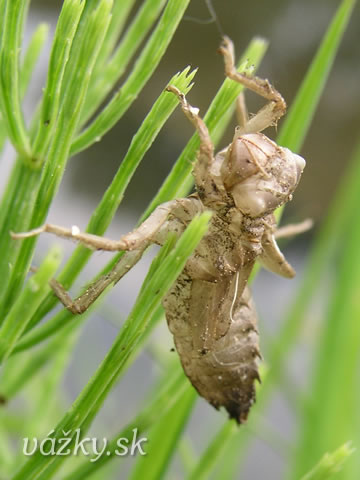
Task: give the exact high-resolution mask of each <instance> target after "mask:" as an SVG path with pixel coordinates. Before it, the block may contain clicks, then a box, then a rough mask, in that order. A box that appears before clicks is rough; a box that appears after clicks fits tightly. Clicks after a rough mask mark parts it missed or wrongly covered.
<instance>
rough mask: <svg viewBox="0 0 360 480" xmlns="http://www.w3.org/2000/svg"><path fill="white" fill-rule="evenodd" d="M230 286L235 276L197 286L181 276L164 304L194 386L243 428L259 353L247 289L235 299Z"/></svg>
mask: <svg viewBox="0 0 360 480" xmlns="http://www.w3.org/2000/svg"><path fill="white" fill-rule="evenodd" d="M223 282H225V284H224V283H223ZM234 283H235V275H234V276H233V277H227V278H226V279H222V280H220V281H218V282H202V283H200V284H199V281H197V280H193V279H192V278H191V277H190V276H189V275H187V274H186V273H185V272H183V273H182V274H181V275H180V277H179V278H178V279H177V281H176V283H175V284H174V285H173V287H172V289H171V290H170V291H169V293H168V294H167V296H166V297H165V298H164V301H163V304H164V307H165V310H166V318H167V322H168V325H169V329H170V331H171V333H172V334H173V335H174V342H175V346H176V349H177V351H178V353H179V356H180V360H181V363H182V366H183V368H184V371H185V373H186V375H187V377H188V378H189V380H190V381H191V383H192V384H193V386H194V387H195V388H196V390H197V391H198V392H199V394H200V395H201V396H202V397H204V398H205V399H206V400H207V401H208V402H209V403H211V404H212V405H213V406H214V407H215V408H217V409H218V408H219V407H222V406H223V407H225V408H226V410H227V411H228V413H229V416H230V417H231V418H234V419H235V420H236V421H237V422H238V423H243V422H244V421H245V420H246V418H247V416H248V412H249V409H250V408H251V406H252V404H253V403H254V401H255V386H254V381H255V379H259V373H258V362H259V358H260V352H259V342H258V331H257V327H256V322H257V319H256V312H255V308H254V304H253V302H252V299H251V295H250V292H249V289H248V288H245V290H244V292H243V294H242V296H241V297H240V298H235V299H234V293H235V292H234ZM201 287H203V288H202V291H201V292H200V290H201ZM222 317H226V318H222ZM216 318H217V322H218V324H219V325H221V326H222V328H221V329H220V333H219V330H218V331H217V330H216V328H215V327H216ZM226 324H228V328H227V329H226V330H225V329H224V325H226ZM214 325H215V326H214Z"/></svg>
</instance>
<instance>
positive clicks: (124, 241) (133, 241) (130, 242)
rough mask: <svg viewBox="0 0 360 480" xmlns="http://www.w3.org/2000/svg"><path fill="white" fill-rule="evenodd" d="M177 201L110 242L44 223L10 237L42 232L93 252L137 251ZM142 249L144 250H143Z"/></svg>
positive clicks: (150, 236) (152, 235)
mask: <svg viewBox="0 0 360 480" xmlns="http://www.w3.org/2000/svg"><path fill="white" fill-rule="evenodd" d="M176 203H177V201H176V200H175V201H171V202H167V203H163V204H162V205H159V206H158V207H157V208H156V209H155V210H154V212H153V213H152V214H151V215H150V216H149V218H147V219H146V220H145V221H144V222H143V223H142V224H141V225H140V226H139V227H138V228H136V229H135V230H133V231H132V232H130V233H127V234H126V235H123V236H122V237H121V238H120V239H119V240H111V239H109V238H105V237H100V236H98V235H93V234H91V233H86V232H81V231H80V230H79V228H78V227H76V226H73V227H72V228H65V227H61V226H59V225H53V224H50V223H46V224H45V225H43V226H41V227H39V228H35V229H34V230H30V231H29V232H23V233H13V232H11V236H12V238H14V239H22V238H28V237H33V236H35V235H39V234H40V233H43V232H48V233H53V234H55V235H57V236H59V237H64V238H70V239H72V240H75V241H77V242H79V243H81V244H82V245H84V246H85V247H88V248H91V249H95V250H107V251H120V250H137V249H138V248H142V247H143V246H145V247H146V246H147V245H149V244H150V243H152V242H153V241H154V240H153V237H154V236H155V235H156V233H157V231H158V230H159V229H160V228H161V226H162V225H163V224H164V222H165V221H166V220H167V217H168V215H169V213H170V212H171V210H172V208H173V207H174V205H175V204H176ZM145 247H144V248H145Z"/></svg>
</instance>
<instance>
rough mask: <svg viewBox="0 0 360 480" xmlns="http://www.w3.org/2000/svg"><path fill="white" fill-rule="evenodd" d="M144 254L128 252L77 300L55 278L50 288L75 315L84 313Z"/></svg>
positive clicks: (140, 251) (134, 251)
mask: <svg viewBox="0 0 360 480" xmlns="http://www.w3.org/2000/svg"><path fill="white" fill-rule="evenodd" d="M142 254H143V250H133V251H132V252H126V253H125V254H124V255H123V256H122V257H121V258H120V260H119V262H118V263H117V264H116V265H115V266H114V268H113V269H112V270H111V271H110V272H109V273H107V274H106V275H102V276H101V277H100V278H98V279H97V280H96V281H95V282H94V283H92V284H90V285H89V286H88V287H87V288H86V290H85V292H84V293H82V294H81V295H80V296H79V297H77V298H76V299H75V300H73V299H72V298H71V297H70V295H69V293H68V292H67V291H66V290H65V288H64V286H63V285H62V284H61V283H59V282H58V281H57V280H55V278H53V279H51V280H50V286H51V288H52V289H53V291H54V294H55V295H56V296H57V298H58V299H59V300H60V301H61V303H62V304H63V305H64V306H65V307H66V308H67V309H68V310H70V312H72V313H73V314H75V315H76V314H81V313H84V312H85V311H86V310H87V309H88V308H89V307H90V305H92V304H93V303H94V302H95V300H96V299H97V298H98V297H99V296H100V295H101V294H102V292H103V291H104V290H105V289H106V288H107V287H108V286H109V285H111V284H115V283H117V282H118V281H119V280H120V279H121V278H122V277H123V276H124V275H125V274H126V273H127V272H128V271H129V270H130V269H131V268H132V267H133V266H134V265H135V264H136V263H137V262H138V261H139V260H140V258H141V256H142Z"/></svg>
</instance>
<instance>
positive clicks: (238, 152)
mask: <svg viewBox="0 0 360 480" xmlns="http://www.w3.org/2000/svg"><path fill="white" fill-rule="evenodd" d="M257 171H258V167H257V166H256V165H255V163H254V162H253V160H252V158H251V154H250V152H249V149H248V148H247V146H246V143H245V142H244V141H242V139H241V137H240V138H237V139H235V140H234V141H233V143H232V144H231V147H230V148H229V150H228V153H227V156H226V158H225V161H224V163H223V166H222V169H221V173H222V176H223V182H224V185H225V187H226V188H227V189H230V188H232V187H233V186H234V185H236V184H237V183H239V182H242V181H243V180H245V179H246V178H248V177H251V176H252V175H254V174H255V173H256V172H257Z"/></svg>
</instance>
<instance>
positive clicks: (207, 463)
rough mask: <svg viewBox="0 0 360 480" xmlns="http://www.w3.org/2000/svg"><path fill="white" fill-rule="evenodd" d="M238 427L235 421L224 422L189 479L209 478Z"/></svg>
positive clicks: (201, 479)
mask: <svg viewBox="0 0 360 480" xmlns="http://www.w3.org/2000/svg"><path fill="white" fill-rule="evenodd" d="M238 428H239V427H238V425H236V424H235V422H229V421H227V422H226V423H224V425H223V426H222V427H221V429H220V431H219V432H218V433H217V435H216V436H215V437H214V438H213V440H212V441H211V442H210V443H209V445H208V446H207V448H206V450H205V452H204V453H203V454H202V456H201V458H200V460H199V462H198V463H197V465H196V466H195V468H194V469H193V471H192V472H191V473H190V475H189V476H188V480H206V479H208V478H209V476H210V474H211V472H212V471H213V469H214V467H215V466H216V464H217V461H218V460H219V458H220V456H221V454H222V453H223V452H224V451H226V450H227V448H228V446H229V444H230V443H231V439H232V438H233V437H234V435H235V434H236V433H237V431H238Z"/></svg>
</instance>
